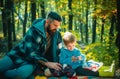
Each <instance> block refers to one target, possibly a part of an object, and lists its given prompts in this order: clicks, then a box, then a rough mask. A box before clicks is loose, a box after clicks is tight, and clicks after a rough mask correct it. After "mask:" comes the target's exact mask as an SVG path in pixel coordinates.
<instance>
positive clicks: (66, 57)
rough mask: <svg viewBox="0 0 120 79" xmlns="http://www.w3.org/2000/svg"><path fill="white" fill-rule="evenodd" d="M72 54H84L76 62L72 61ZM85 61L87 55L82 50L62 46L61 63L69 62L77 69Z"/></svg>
mask: <svg viewBox="0 0 120 79" xmlns="http://www.w3.org/2000/svg"><path fill="white" fill-rule="evenodd" d="M72 56H75V57H77V56H82V60H77V61H75V62H73V61H72V59H71V58H72ZM84 61H85V56H84V55H83V54H81V52H80V51H79V50H78V49H77V48H75V49H73V50H72V51H70V50H68V49H66V48H62V49H61V52H60V61H59V62H60V63H61V64H68V65H70V66H71V67H72V68H73V69H76V68H77V67H79V66H83V64H84Z"/></svg>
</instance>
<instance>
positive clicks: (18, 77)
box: [4, 64, 34, 79]
mask: <svg viewBox="0 0 120 79" xmlns="http://www.w3.org/2000/svg"><path fill="white" fill-rule="evenodd" d="M33 71H34V67H33V65H31V64H26V65H22V66H20V67H18V68H15V69H11V70H8V71H6V72H5V74H4V75H5V76H6V77H8V78H12V79H13V78H15V79H26V78H28V77H29V76H30V75H31V74H32V72H33Z"/></svg>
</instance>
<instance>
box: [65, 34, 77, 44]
mask: <svg viewBox="0 0 120 79" xmlns="http://www.w3.org/2000/svg"><path fill="white" fill-rule="evenodd" d="M63 42H64V44H65V45H67V44H68V43H73V42H76V38H75V36H74V35H73V34H72V33H71V32H65V33H64V35H63Z"/></svg>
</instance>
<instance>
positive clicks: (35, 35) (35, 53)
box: [7, 19, 62, 64]
mask: <svg viewBox="0 0 120 79" xmlns="http://www.w3.org/2000/svg"><path fill="white" fill-rule="evenodd" d="M44 25H45V20H44V19H38V20H36V21H34V22H33V24H32V26H31V27H30V29H29V30H28V31H27V33H26V35H25V37H24V38H23V40H22V41H21V42H20V43H19V44H18V45H17V46H15V47H14V48H13V49H12V50H11V51H10V52H8V53H7V55H8V56H10V58H11V59H12V60H13V61H14V63H15V64H21V63H23V62H29V63H37V61H38V60H43V61H49V60H48V59H47V58H45V55H46V54H44V51H45V49H46V43H47V41H46V32H45V29H44V27H45V26H44ZM61 42H62V38H61V34H60V33H59V32H58V31H56V32H55V33H54V35H53V36H52V40H51V46H50V53H51V54H52V55H51V56H52V61H55V62H56V61H58V54H59V48H58V44H59V43H61Z"/></svg>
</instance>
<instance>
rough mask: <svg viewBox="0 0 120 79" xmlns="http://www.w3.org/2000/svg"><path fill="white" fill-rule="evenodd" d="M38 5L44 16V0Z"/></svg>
mask: <svg viewBox="0 0 120 79" xmlns="http://www.w3.org/2000/svg"><path fill="white" fill-rule="evenodd" d="M40 7H41V15H42V18H45V2H44V0H43V1H42V2H41V3H40Z"/></svg>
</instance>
